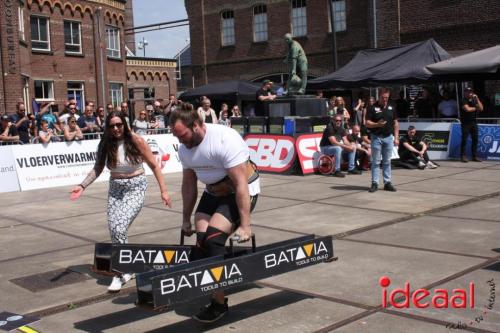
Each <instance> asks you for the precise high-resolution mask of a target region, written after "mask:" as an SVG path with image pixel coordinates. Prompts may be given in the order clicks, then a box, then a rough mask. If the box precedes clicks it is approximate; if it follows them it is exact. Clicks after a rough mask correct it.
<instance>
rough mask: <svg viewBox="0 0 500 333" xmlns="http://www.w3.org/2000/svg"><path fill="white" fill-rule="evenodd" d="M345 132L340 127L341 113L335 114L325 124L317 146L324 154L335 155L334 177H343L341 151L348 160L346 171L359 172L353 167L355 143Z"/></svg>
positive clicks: (357, 173) (356, 173) (354, 173)
mask: <svg viewBox="0 0 500 333" xmlns="http://www.w3.org/2000/svg"><path fill="white" fill-rule="evenodd" d="M347 134H348V133H347V132H346V131H345V130H344V128H343V127H342V115H335V116H334V117H333V118H332V121H331V122H329V123H328V125H327V126H326V128H325V130H324V132H323V137H322V138H321V142H320V143H319V147H320V149H321V152H322V153H323V154H325V155H329V156H335V172H334V173H333V176H335V177H345V175H344V174H343V173H342V172H341V171H340V161H341V159H342V152H344V153H346V154H347V158H348V160H349V166H348V173H350V174H353V175H359V174H360V173H361V172H360V171H358V170H356V168H355V163H354V162H355V158H356V145H355V144H354V143H350V142H349V140H348V139H347Z"/></svg>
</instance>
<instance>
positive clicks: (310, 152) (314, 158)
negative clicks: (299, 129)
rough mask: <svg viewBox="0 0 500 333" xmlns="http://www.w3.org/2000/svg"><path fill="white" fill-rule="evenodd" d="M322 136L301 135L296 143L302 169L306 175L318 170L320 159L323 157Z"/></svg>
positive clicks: (315, 134)
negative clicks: (320, 146)
mask: <svg viewBox="0 0 500 333" xmlns="http://www.w3.org/2000/svg"><path fill="white" fill-rule="evenodd" d="M322 136H323V133H313V134H304V135H299V136H298V137H297V139H296V141H295V148H296V149H297V155H298V156H299V161H300V167H301V168H302V173H303V174H304V175H306V174H309V173H313V172H314V171H316V170H317V167H318V158H319V156H320V155H321V153H320V149H319V143H320V141H321V137H322Z"/></svg>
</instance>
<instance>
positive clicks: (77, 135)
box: [64, 117, 83, 141]
mask: <svg viewBox="0 0 500 333" xmlns="http://www.w3.org/2000/svg"><path fill="white" fill-rule="evenodd" d="M64 139H66V141H79V140H83V133H82V130H81V129H80V127H79V126H78V123H77V120H76V117H69V118H68V125H67V126H65V127H64Z"/></svg>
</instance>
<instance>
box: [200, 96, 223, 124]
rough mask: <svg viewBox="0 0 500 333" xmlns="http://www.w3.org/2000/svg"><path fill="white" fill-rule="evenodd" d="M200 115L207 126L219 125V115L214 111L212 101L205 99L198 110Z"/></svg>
mask: <svg viewBox="0 0 500 333" xmlns="http://www.w3.org/2000/svg"><path fill="white" fill-rule="evenodd" d="M198 114H199V115H200V117H201V119H202V120H203V122H204V123H207V124H212V123H213V124H217V123H218V121H217V115H216V114H215V111H214V109H212V108H211V107H210V100H209V99H208V98H205V99H204V100H203V102H202V103H201V107H200V108H198Z"/></svg>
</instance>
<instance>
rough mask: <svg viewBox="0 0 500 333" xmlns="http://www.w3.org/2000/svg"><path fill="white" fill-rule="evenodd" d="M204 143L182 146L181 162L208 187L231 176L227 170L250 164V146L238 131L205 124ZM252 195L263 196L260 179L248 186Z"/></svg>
mask: <svg viewBox="0 0 500 333" xmlns="http://www.w3.org/2000/svg"><path fill="white" fill-rule="evenodd" d="M205 126H206V129H207V130H206V133H205V137H204V138H203V141H202V142H201V143H200V144H199V145H198V146H196V147H193V148H191V149H188V148H186V146H185V145H183V144H180V146H179V158H180V160H181V163H182V167H183V168H184V169H192V170H193V171H194V172H195V173H196V176H197V177H198V179H199V180H200V181H201V182H202V183H204V184H214V183H217V182H218V181H220V180H222V179H223V178H224V177H226V176H227V171H226V170H227V169H229V168H232V167H235V166H237V165H239V164H241V163H244V162H246V161H248V159H249V157H250V153H249V151H248V146H247V144H246V143H245V141H243V139H242V138H241V136H240V135H239V134H238V132H236V131H235V130H234V129H232V128H229V127H226V126H223V125H217V124H205ZM248 189H249V192H250V195H256V194H258V193H260V182H259V179H257V180H255V181H254V182H252V183H251V184H249V185H248Z"/></svg>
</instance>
